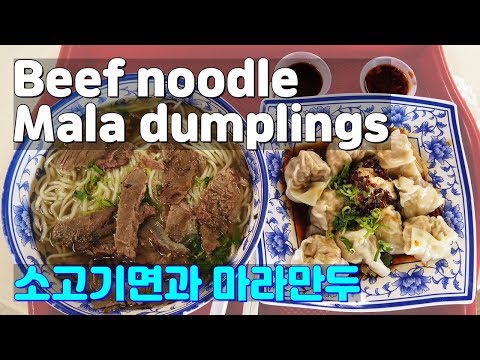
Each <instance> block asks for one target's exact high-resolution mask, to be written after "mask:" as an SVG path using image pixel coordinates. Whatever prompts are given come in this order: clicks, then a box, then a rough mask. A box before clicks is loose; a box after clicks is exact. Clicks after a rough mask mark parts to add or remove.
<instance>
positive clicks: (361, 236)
mask: <svg viewBox="0 0 480 360" xmlns="http://www.w3.org/2000/svg"><path fill="white" fill-rule="evenodd" d="M366 235H367V230H365V229H361V230H357V231H345V232H344V233H343V234H342V233H341V232H337V234H336V235H335V242H336V243H337V245H338V247H339V248H340V250H341V251H342V258H344V259H345V260H347V261H348V262H349V263H352V264H360V263H362V262H364V263H365V264H367V265H368V267H369V268H370V269H371V270H372V271H374V272H375V273H376V274H378V275H379V276H381V277H385V276H387V275H388V274H389V273H390V269H389V268H388V267H386V266H385V264H384V263H383V262H382V260H381V259H380V257H378V259H377V261H375V260H374V259H375V253H376V252H377V238H376V237H375V235H371V236H370V238H368V239H367V238H366V237H365V236H366ZM342 239H343V241H342ZM345 239H346V240H345ZM347 241H348V243H349V245H351V249H350V251H349V249H347V247H346V245H345V243H346V242H347Z"/></svg>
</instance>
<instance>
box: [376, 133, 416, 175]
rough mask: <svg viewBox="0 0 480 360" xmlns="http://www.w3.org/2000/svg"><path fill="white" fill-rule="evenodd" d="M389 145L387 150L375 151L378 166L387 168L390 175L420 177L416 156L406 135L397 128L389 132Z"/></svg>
mask: <svg viewBox="0 0 480 360" xmlns="http://www.w3.org/2000/svg"><path fill="white" fill-rule="evenodd" d="M390 146H391V147H390V149H388V150H379V151H377V152H376V155H377V157H378V159H379V161H380V166H381V167H382V168H384V169H385V170H387V171H388V173H389V174H390V175H394V176H397V177H398V176H407V177H410V178H414V179H417V178H421V173H420V170H419V168H418V166H417V161H416V160H417V158H416V157H415V154H414V151H413V147H412V144H411V143H410V141H409V140H408V136H407V135H405V134H402V133H401V132H400V130H398V129H397V130H394V131H393V132H392V133H391V134H390Z"/></svg>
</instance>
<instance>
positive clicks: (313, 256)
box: [291, 235, 347, 265]
mask: <svg viewBox="0 0 480 360" xmlns="http://www.w3.org/2000/svg"><path fill="white" fill-rule="evenodd" d="M291 264H298V265H300V264H312V265H314V264H325V265H333V264H347V262H346V261H345V260H344V259H342V256H341V251H340V248H339V247H338V246H337V245H336V244H335V241H334V240H333V239H331V238H327V237H325V236H323V235H313V236H310V237H309V238H307V239H305V240H303V241H302V244H301V245H300V248H298V249H297V250H296V251H295V254H293V257H292V260H291Z"/></svg>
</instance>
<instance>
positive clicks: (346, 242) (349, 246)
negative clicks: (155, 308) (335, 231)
mask: <svg viewBox="0 0 480 360" xmlns="http://www.w3.org/2000/svg"><path fill="white" fill-rule="evenodd" d="M340 241H341V242H342V243H343V244H344V245H345V247H346V248H347V250H348V252H349V253H350V254H355V249H354V248H353V245H352V242H351V241H350V240H348V239H347V238H346V237H344V236H342V237H340Z"/></svg>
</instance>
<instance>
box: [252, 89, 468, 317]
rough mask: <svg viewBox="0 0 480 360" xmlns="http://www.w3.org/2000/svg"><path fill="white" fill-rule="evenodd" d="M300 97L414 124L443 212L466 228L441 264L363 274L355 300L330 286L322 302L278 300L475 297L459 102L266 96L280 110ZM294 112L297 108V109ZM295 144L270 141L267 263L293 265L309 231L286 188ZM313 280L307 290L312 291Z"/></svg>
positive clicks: (332, 303) (319, 108)
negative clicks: (299, 230) (287, 160)
mask: <svg viewBox="0 0 480 360" xmlns="http://www.w3.org/2000/svg"><path fill="white" fill-rule="evenodd" d="M279 102H285V103H286V104H287V106H288V108H289V109H290V106H291V104H293V103H300V104H301V105H302V112H303V114H306V113H308V112H310V113H320V112H322V113H327V114H329V115H330V116H331V118H332V119H335V118H336V117H337V116H338V115H339V114H340V113H343V112H357V113H361V114H362V116H363V117H365V116H366V115H368V114H370V113H372V112H380V113H384V114H386V115H387V117H388V124H389V125H390V126H394V127H397V128H403V129H405V130H406V131H408V132H409V133H410V134H409V139H410V141H411V142H412V144H414V146H416V148H417V149H418V151H419V153H420V156H421V157H422V158H423V159H424V160H425V162H426V164H427V166H428V171H429V175H430V177H431V179H432V183H433V185H434V186H435V187H437V188H438V189H439V190H440V191H441V193H442V194H443V196H444V197H445V199H446V203H445V206H444V210H443V217H444V218H445V221H446V222H447V224H448V225H449V226H450V227H452V228H453V229H454V230H455V231H456V232H457V233H458V235H459V237H458V241H457V242H456V243H454V244H453V245H452V249H451V254H450V255H451V256H450V257H449V258H447V259H441V260H438V261H436V262H435V263H434V265H433V266H428V267H427V266H424V265H423V264H422V263H421V262H419V261H418V262H408V263H402V264H398V265H395V266H394V267H393V268H392V272H391V273H390V275H388V276H387V277H385V278H380V277H379V278H374V277H370V278H365V279H362V280H361V293H360V294H359V295H355V296H353V297H352V299H351V300H350V301H349V302H338V301H336V300H335V298H334V297H329V296H328V294H324V300H323V301H322V302H293V301H291V300H290V297H289V289H288V288H287V289H286V294H285V301H284V302H282V303H278V302H277V303H269V304H271V305H273V304H276V305H282V306H300V307H310V308H317V309H328V310H338V311H372V310H375V311H388V310H394V309H395V310H398V309H406V308H414V307H422V306H432V305H447V304H453V303H456V304H468V303H472V302H473V299H474V297H475V284H476V244H475V219H474V216H475V210H474V204H473V196H472V189H471V183H470V178H469V171H468V165H467V162H466V159H465V152H464V148H463V143H462V137H461V134H460V130H459V119H458V115H457V108H456V105H455V104H454V103H452V102H447V101H443V100H436V99H429V98H421V97H410V96H398V95H380V94H377V95H375V94H344V95H331V96H322V97H309V98H296V99H288V100H285V99H265V100H264V101H263V102H262V104H261V111H262V112H266V113H269V114H271V115H272V116H274V117H275V116H276V106H277V104H278V103H279ZM289 113H290V110H289ZM289 118H290V116H289ZM294 146H295V144H292V143H289V144H285V143H281V144H279V143H277V142H275V141H273V142H272V143H270V144H268V146H266V147H265V149H264V151H265V152H264V155H265V159H266V163H267V172H268V182H269V190H268V209H267V217H266V222H265V225H264V230H263V234H262V236H261V239H260V243H259V246H258V259H259V263H260V264H261V265H277V264H281V265H287V264H289V263H290V259H291V257H292V255H293V253H294V252H295V250H296V249H297V248H298V246H299V243H300V241H301V240H302V239H299V238H298V237H297V234H296V232H295V226H294V224H293V220H292V209H291V207H290V205H289V202H288V201H287V198H286V196H285V183H284V181H283V175H282V166H283V161H284V157H285V154H286V150H288V149H292V148H294ZM309 291H310V290H309V289H308V288H304V289H300V292H301V293H302V292H305V293H307V292H309Z"/></svg>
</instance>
